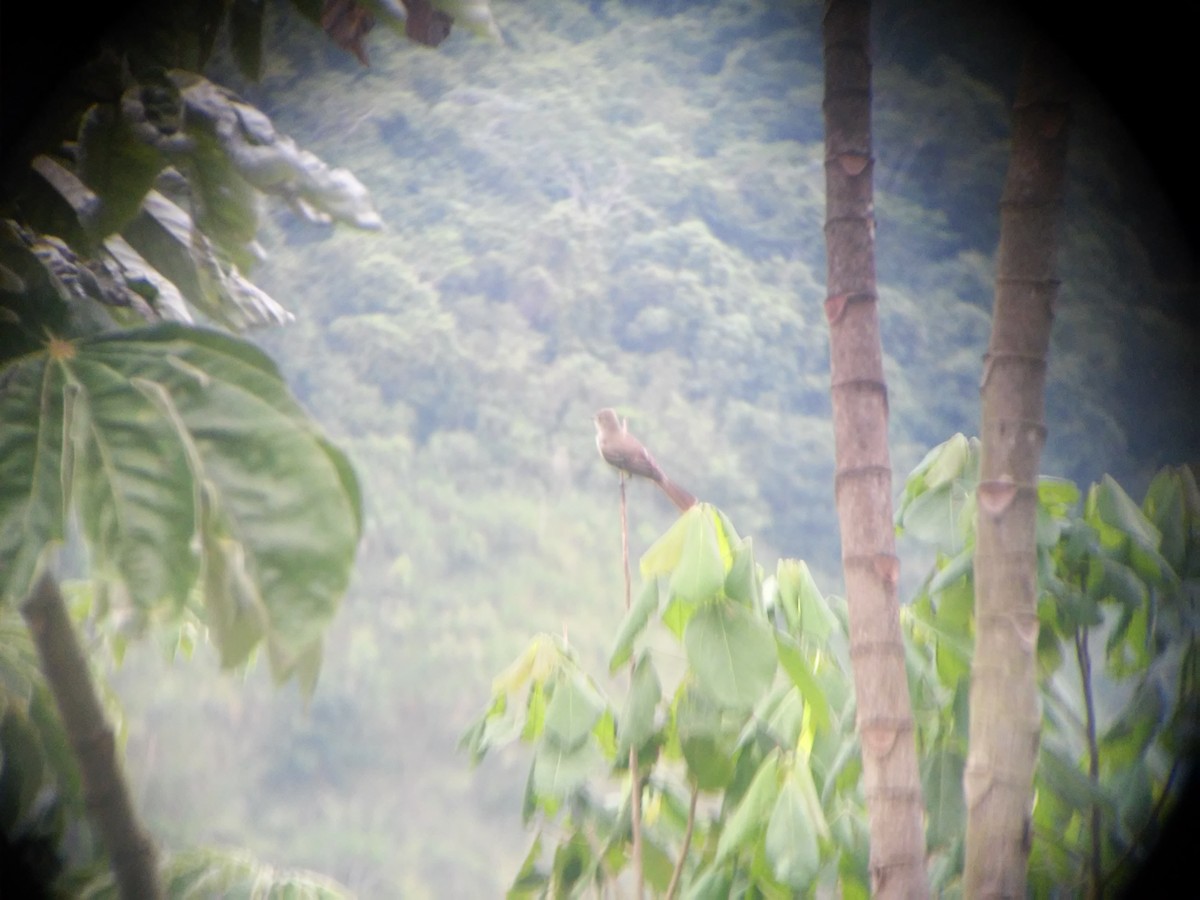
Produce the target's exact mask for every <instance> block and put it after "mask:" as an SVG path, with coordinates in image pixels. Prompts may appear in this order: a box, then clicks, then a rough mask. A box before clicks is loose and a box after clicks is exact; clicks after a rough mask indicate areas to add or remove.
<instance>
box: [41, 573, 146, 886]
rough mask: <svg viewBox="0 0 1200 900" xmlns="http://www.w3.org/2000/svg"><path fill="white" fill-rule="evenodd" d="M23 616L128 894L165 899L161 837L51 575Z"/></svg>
mask: <svg viewBox="0 0 1200 900" xmlns="http://www.w3.org/2000/svg"><path fill="white" fill-rule="evenodd" d="M21 615H22V616H23V617H24V618H25V622H26V624H27V625H28V626H29V631H30V634H32V636H33V642H34V645H35V646H36V647H37V650H38V656H39V657H40V658H41V662H42V672H43V673H44V674H45V676H46V681H47V683H48V684H49V685H50V692H51V693H52V694H53V695H54V700H55V703H57V705H58V712H59V715H60V716H62V720H63V727H64V729H65V730H66V732H67V740H68V741H69V742H70V744H71V750H72V752H73V753H74V754H75V760H76V762H77V763H78V764H79V772H80V776H81V778H82V781H83V793H84V800H85V802H86V804H87V810H88V815H89V816H90V817H91V820H92V825H93V827H94V828H95V829H96V833H97V834H98V835H99V836H100V840H101V841H102V842H103V843H104V847H105V849H106V850H107V851H108V856H109V862H110V865H111V866H112V870H113V875H114V877H115V878H116V882H117V889H118V891H119V892H120V895H121V897H122V898H124V900H157V898H160V897H162V889H161V886H160V885H159V881H158V871H157V866H156V855H157V854H156V852H155V848H154V842H153V841H152V840H151V839H150V837H149V836H148V835H147V834H146V832H145V831H143V830H142V828H141V826H140V825H139V824H138V821H137V816H136V815H135V813H134V811H133V801H132V800H131V798H130V796H129V789H128V787H127V786H126V784H125V777H124V775H123V774H122V773H121V767H120V764H119V762H118V760H117V751H116V744H115V742H114V740H113V733H112V729H111V728H110V727H109V725H108V722H107V721H106V720H105V718H104V709H103V707H102V706H101V705H100V700H99V698H98V697H97V696H96V691H95V688H93V686H92V678H91V672H90V670H89V669H88V664H87V659H86V657H85V656H84V655H83V648H82V647H80V646H79V641H78V639H77V638H76V636H75V629H74V627H73V626H72V624H71V617H70V615H69V614H68V613H67V607H66V604H65V603H63V598H62V594H61V593H60V592H59V589H58V585H57V584H55V582H54V579H53V578H52V577H51V576H50V575H49V574H46V575H43V576H42V578H41V581H39V582H38V584H37V587H35V588H34V590H33V593H31V594H30V595H29V598H28V599H27V600H26V601H25V603H24V604H23V605H22V606H21Z"/></svg>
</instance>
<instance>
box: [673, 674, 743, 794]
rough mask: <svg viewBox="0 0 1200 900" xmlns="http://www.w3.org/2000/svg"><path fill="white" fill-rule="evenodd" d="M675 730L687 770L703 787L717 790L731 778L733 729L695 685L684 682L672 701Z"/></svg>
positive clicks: (734, 740)
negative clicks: (673, 703) (676, 697)
mask: <svg viewBox="0 0 1200 900" xmlns="http://www.w3.org/2000/svg"><path fill="white" fill-rule="evenodd" d="M675 731H676V733H677V734H678V736H679V746H680V749H681V751H682V752H683V758H684V760H685V761H686V762H687V767H688V772H689V773H690V775H691V777H692V780H693V781H694V782H695V783H696V786H697V787H699V788H700V790H703V791H719V790H721V789H723V788H725V787H727V786H728V785H729V784H730V782H731V781H732V780H733V773H734V765H733V753H734V748H735V745H736V742H737V734H736V730H730V729H728V728H726V727H725V725H724V722H723V719H722V716H721V711H720V710H719V709H718V708H717V707H716V705H715V704H714V703H713V702H712V701H711V700H710V699H708V698H707V697H706V696H705V695H704V694H702V693H700V692H699V691H698V690H696V688H695V686H694V685H691V684H685V685H684V687H683V688H682V690H681V692H680V695H679V699H678V700H677V702H676V704H675Z"/></svg>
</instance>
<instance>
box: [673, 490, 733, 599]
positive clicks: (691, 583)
mask: <svg viewBox="0 0 1200 900" xmlns="http://www.w3.org/2000/svg"><path fill="white" fill-rule="evenodd" d="M693 509H697V507H693ZM683 518H684V519H685V520H686V521H687V528H686V531H685V532H684V538H683V548H682V551H681V553H680V556H679V562H678V564H677V565H676V566H675V569H674V571H672V572H671V582H670V584H671V593H672V594H673V595H675V596H677V597H679V598H681V599H682V600H684V601H685V602H687V603H706V602H708V601H710V600H713V599H714V598H716V597H718V596H720V594H721V592H722V591H723V589H724V586H725V563H724V562H723V561H722V559H721V551H720V548H719V546H718V544H717V534H716V530H715V529H714V527H713V521H712V519H711V518H709V517H708V516H706V515H704V514H703V510H702V509H701V510H700V512H699V513H698V514H697V515H687V516H684V517H683Z"/></svg>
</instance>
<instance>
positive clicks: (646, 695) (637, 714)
mask: <svg viewBox="0 0 1200 900" xmlns="http://www.w3.org/2000/svg"><path fill="white" fill-rule="evenodd" d="M661 699H662V686H661V685H660V684H659V681H658V674H657V673H656V672H655V671H654V664H653V663H652V662H651V660H650V656H649V655H648V654H643V655H642V657H641V658H640V659H639V660H638V661H637V665H636V666H634V669H633V676H632V677H631V679H630V685H629V693H628V694H627V695H626V697H625V704H624V706H623V707H622V709H621V716H620V718H619V719H618V720H617V721H618V725H619V727H618V737H619V741H618V743H617V748H616V749H617V755H618V756H622V757H624V756H625V755H627V754H628V753H629V748H630V747H631V746H633V747H640V746H641V745H642V744H644V743H645V742H646V741H647V740H648V739H649V738H650V735H651V734H653V733H654V713H655V711H656V710H657V709H658V701H659V700H661Z"/></svg>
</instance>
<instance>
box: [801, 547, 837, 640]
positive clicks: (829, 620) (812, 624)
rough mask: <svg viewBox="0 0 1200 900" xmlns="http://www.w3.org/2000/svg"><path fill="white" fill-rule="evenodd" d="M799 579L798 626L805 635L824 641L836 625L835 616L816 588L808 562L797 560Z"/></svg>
mask: <svg viewBox="0 0 1200 900" xmlns="http://www.w3.org/2000/svg"><path fill="white" fill-rule="evenodd" d="M798 575H799V580H798V582H797V587H798V592H797V595H796V601H797V603H798V604H799V609H800V628H801V629H802V631H803V632H804V635H805V636H806V637H811V638H813V639H815V640H816V641H817V642H818V643H821V644H823V643H825V641H827V640H828V639H829V635H831V634H832V633H833V630H834V628H835V627H836V625H837V617H836V616H834V614H833V611H832V610H831V609H830V608H829V603H828V602H827V601H826V600H825V595H824V594H822V593H821V591H820V590H819V589H818V588H817V582H816V580H815V579H814V578H813V577H812V572H810V571H809V569H808V563H806V562H804V561H803V560H800V561H799V573H798Z"/></svg>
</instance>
